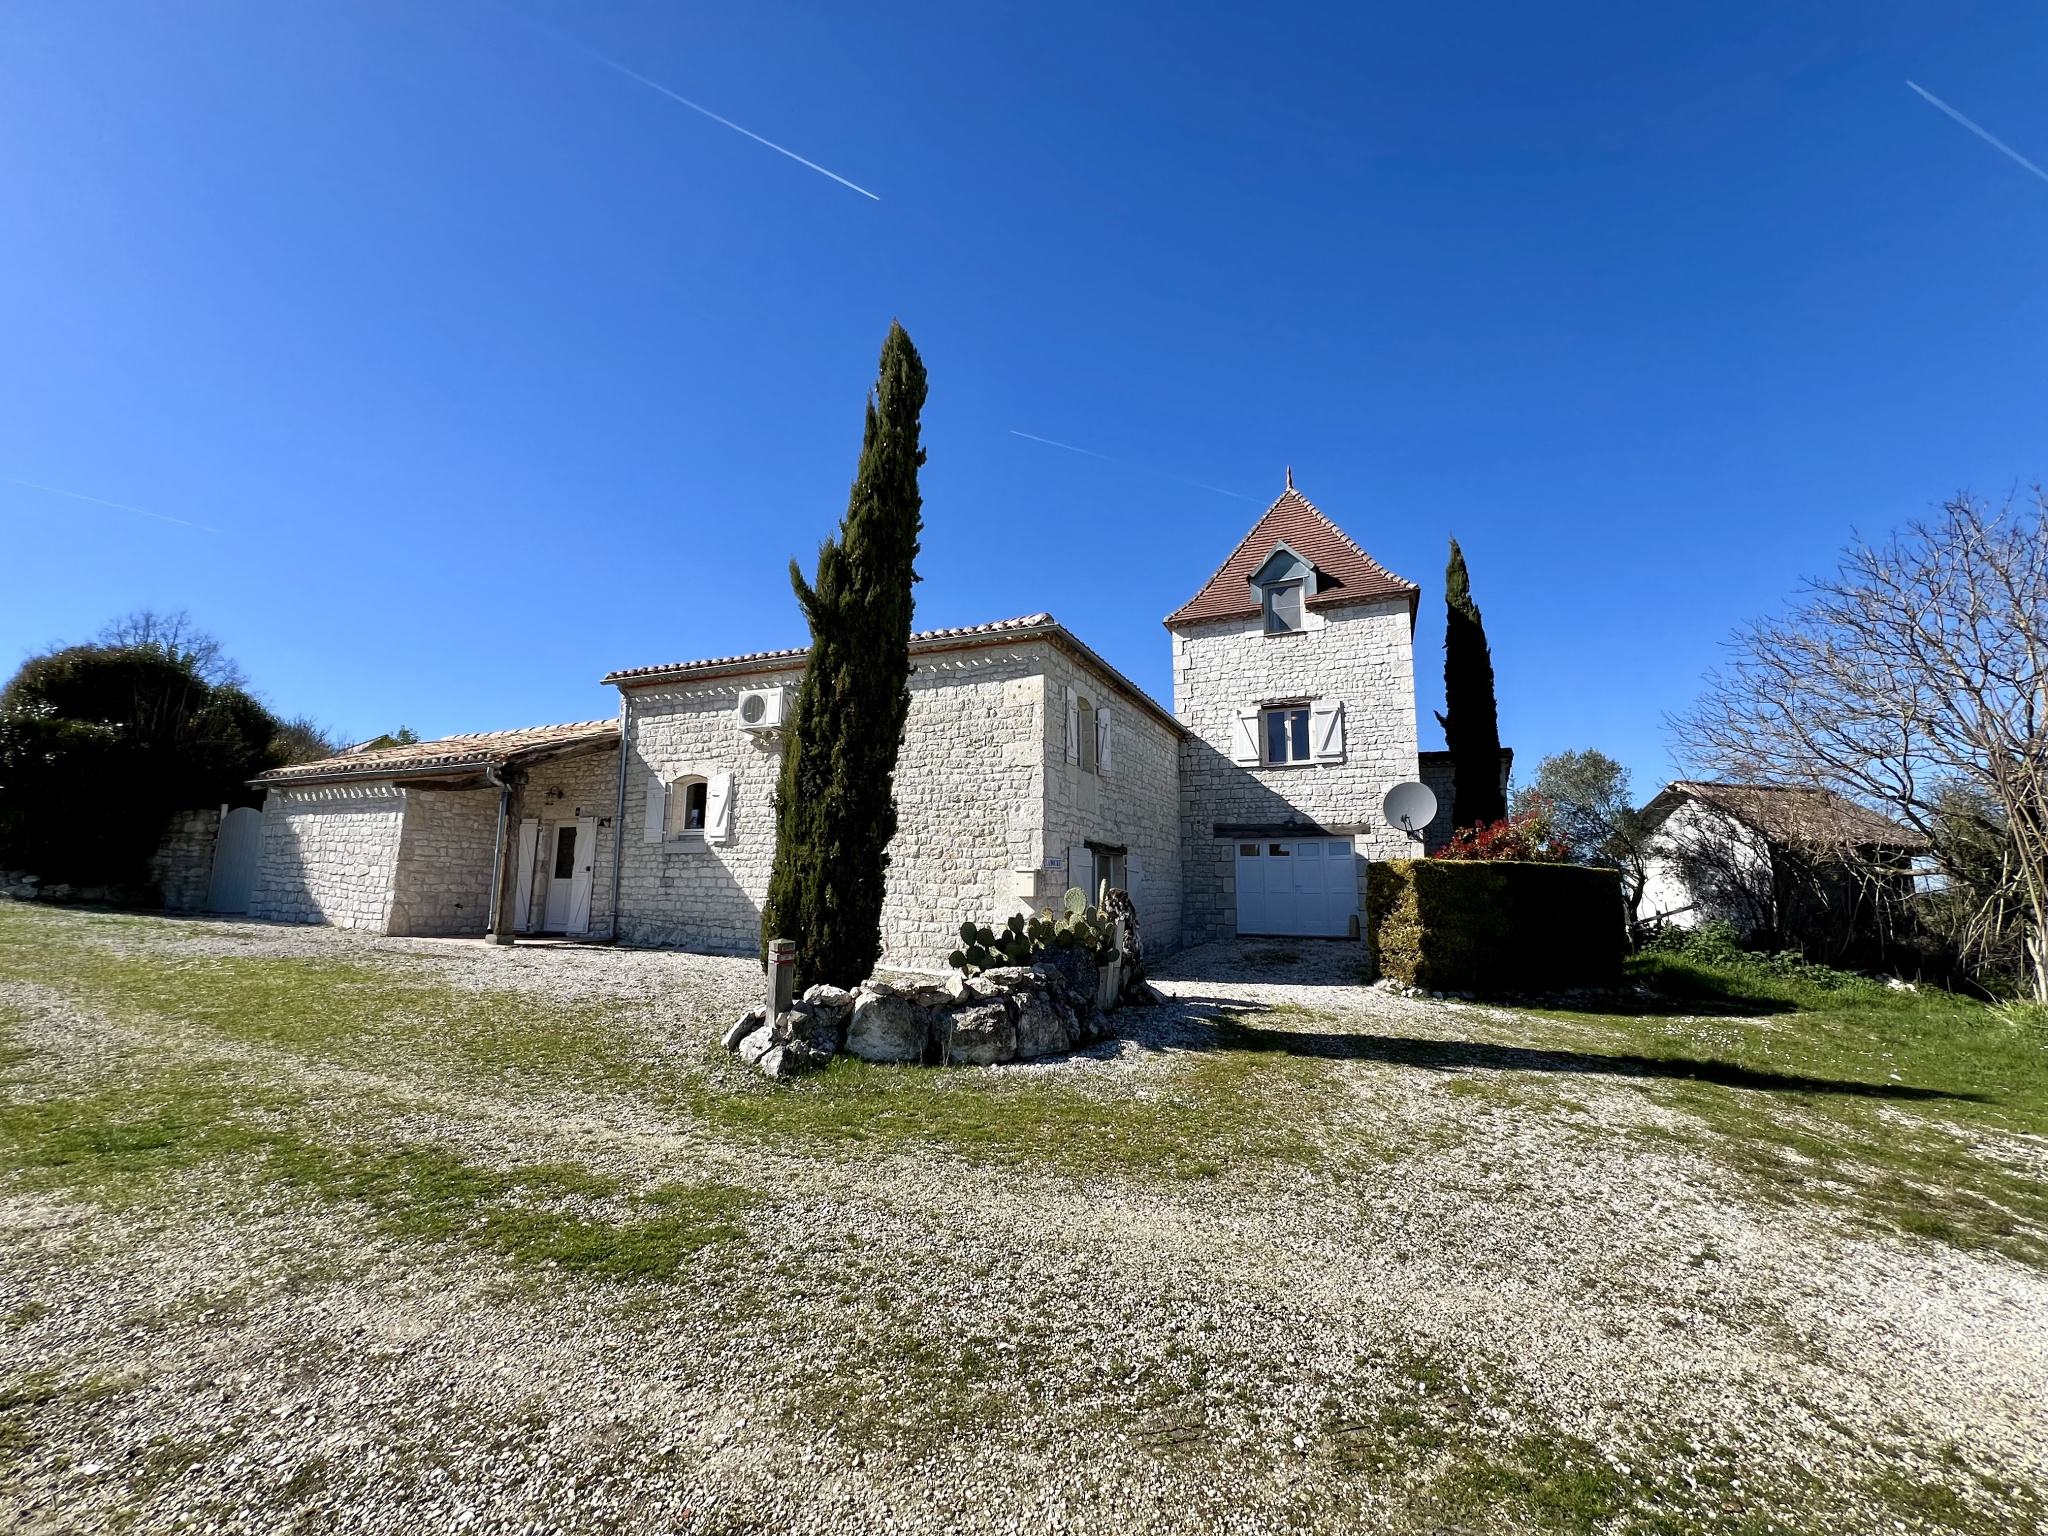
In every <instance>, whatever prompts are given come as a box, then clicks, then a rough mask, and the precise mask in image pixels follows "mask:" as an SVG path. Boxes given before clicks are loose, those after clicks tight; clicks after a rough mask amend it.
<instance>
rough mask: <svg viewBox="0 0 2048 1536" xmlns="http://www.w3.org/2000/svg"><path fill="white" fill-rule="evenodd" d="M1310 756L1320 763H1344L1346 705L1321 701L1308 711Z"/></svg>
mask: <svg viewBox="0 0 2048 1536" xmlns="http://www.w3.org/2000/svg"><path fill="white" fill-rule="evenodd" d="M1308 744H1309V755H1310V756H1312V757H1313V758H1315V760H1316V761H1317V762H1319V763H1341V762H1343V761H1344V704H1343V701H1342V700H1341V699H1320V700H1318V701H1317V702H1316V703H1314V704H1312V705H1310V706H1309V711H1308Z"/></svg>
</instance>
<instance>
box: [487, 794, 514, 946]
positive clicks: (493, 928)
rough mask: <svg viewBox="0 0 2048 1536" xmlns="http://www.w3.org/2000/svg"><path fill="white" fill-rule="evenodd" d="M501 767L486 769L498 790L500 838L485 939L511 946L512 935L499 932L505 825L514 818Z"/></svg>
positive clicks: (493, 859) (494, 851)
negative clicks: (489, 919)
mask: <svg viewBox="0 0 2048 1536" xmlns="http://www.w3.org/2000/svg"><path fill="white" fill-rule="evenodd" d="M499 766H500V765H499V764H497V763H488V764H486V765H485V767H484V782H485V783H486V784H494V785H496V786H497V789H498V837H497V841H496V843H495V844H493V846H492V851H491V925H490V927H489V928H488V929H487V930H486V931H485V937H486V938H487V940H488V941H489V942H490V943H493V944H510V943H511V942H512V935H511V934H509V933H504V934H501V933H500V931H499V928H498V914H499V912H500V911H501V910H502V908H503V903H504V900H505V824H506V823H507V822H508V821H510V820H511V818H512V786H511V785H510V784H507V783H506V782H505V781H504V780H503V779H501V778H499V777H498V768H499Z"/></svg>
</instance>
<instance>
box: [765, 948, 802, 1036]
mask: <svg viewBox="0 0 2048 1536" xmlns="http://www.w3.org/2000/svg"><path fill="white" fill-rule="evenodd" d="M795 1001H796V940H795V939H770V940H769V941H768V1020H769V1022H770V1023H773V1022H774V1021H775V1020H776V1019H779V1018H781V1017H782V1015H783V1014H785V1013H787V1012H789V1005H790V1004H791V1003H793V1002H795Z"/></svg>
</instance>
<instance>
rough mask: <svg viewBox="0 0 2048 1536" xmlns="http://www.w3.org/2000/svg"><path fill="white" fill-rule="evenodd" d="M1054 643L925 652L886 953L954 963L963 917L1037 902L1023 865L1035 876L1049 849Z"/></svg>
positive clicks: (913, 711)
mask: <svg viewBox="0 0 2048 1536" xmlns="http://www.w3.org/2000/svg"><path fill="white" fill-rule="evenodd" d="M1048 650H1049V647H1047V646H1046V645H1045V644H1043V643H1042V642H1041V643H1034V644H1029V645H1016V646H989V647H983V648H979V649H971V650H959V651H944V652H940V653H937V654H925V655H920V656H918V657H916V658H915V659H914V660H913V663H912V668H911V674H910V716H909V719H908V720H907V721H906V722H905V725H904V729H903V749H902V751H901V753H900V754H899V755H898V757H897V760H896V837H895V840H894V841H893V842H891V843H890V844H889V860H890V863H889V880H888V888H887V893H886V895H885V896H884V898H883V902H882V953H883V959H884V961H885V963H887V964H889V965H894V966H902V967H905V968H908V969H917V970H930V971H937V970H943V969H944V968H945V964H946V956H947V955H949V954H951V953H952V952H953V951H954V950H955V949H957V948H959V945H960V925H961V924H962V923H966V922H974V923H988V924H994V923H998V922H1001V921H1002V920H1003V919H1004V918H1006V917H1008V916H1009V915H1010V913H1012V912H1021V911H1024V910H1026V909H1027V907H1028V905H1029V903H1028V901H1026V900H1023V899H1020V897H1019V894H1018V892H1019V890H1020V885H1019V880H1020V876H1019V873H1018V872H1019V871H1024V872H1026V873H1025V874H1024V876H1023V877H1022V878H1024V879H1030V878H1031V873H1030V872H1033V871H1036V870H1037V869H1038V868H1039V867H1040V866H1042V865H1043V863H1044V861H1045V860H1044V853H1043V838H1044V829H1045V825H1046V817H1045V811H1044V796H1043V788H1042V786H1043V775H1044V749H1043V746H1042V743H1043V741H1044V738H1045V729H1046V727H1045V717H1046V715H1047V713H1048V712H1047V710H1046V709H1045V706H1044V697H1045V679H1044V675H1043V669H1044V667H1045V665H1046V657H1047V653H1048ZM1034 889H1035V887H1034Z"/></svg>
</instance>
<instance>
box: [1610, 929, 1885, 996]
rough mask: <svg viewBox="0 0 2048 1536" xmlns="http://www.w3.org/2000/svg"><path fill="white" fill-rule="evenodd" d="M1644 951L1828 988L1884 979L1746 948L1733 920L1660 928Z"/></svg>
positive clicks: (1791, 952)
mask: <svg viewBox="0 0 2048 1536" xmlns="http://www.w3.org/2000/svg"><path fill="white" fill-rule="evenodd" d="M1640 952H1641V953H1643V954H1646V955H1655V956H1659V957H1661V958H1664V959H1668V960H1683V961H1689V962H1691V963H1692V964H1694V965H1711V966H1717V967H1719V968H1720V969H1722V970H1726V971H1740V972H1742V973H1743V974H1745V975H1749V976H1768V977H1770V978H1772V979H1773V980H1777V981H1796V982H1800V983H1802V984H1804V985H1806V986H1809V987H1817V988H1819V989H1820V990H1821V991H1824V992H1839V991H1843V990H1845V989H1853V988H1856V987H1874V986H1880V985H1882V982H1881V981H1880V980H1879V979H1878V978H1876V977H1872V976H1866V975H1864V974H1863V973H1862V972H1861V971H1844V970H1839V969H1837V968H1836V967H1834V966H1832V965H1816V964H1814V963H1813V962H1812V961H1811V960H1808V959H1807V958H1806V957H1805V956H1804V955H1802V954H1800V953H1799V951H1798V950H1796V949H1786V950H1779V951H1778V952H1776V953H1775V954H1774V953H1771V952H1770V951H1768V950H1760V949H1746V948H1744V947H1743V943H1742V935H1741V933H1740V932H1739V931H1738V930H1737V929H1736V928H1735V926H1734V925H1733V924H1732V923H1702V924H1701V925H1700V926H1699V927H1697V928H1660V929H1658V930H1657V931H1656V932H1654V933H1652V934H1651V935H1650V936H1649V937H1648V938H1646V939H1645V940H1644V941H1643V943H1642V947H1641V951H1640Z"/></svg>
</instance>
